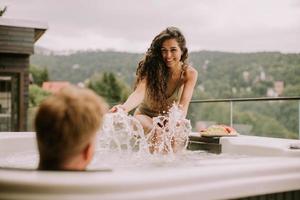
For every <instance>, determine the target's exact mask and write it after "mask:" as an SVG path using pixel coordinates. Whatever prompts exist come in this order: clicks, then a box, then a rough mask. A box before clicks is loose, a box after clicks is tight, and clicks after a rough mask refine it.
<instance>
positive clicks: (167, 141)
mask: <svg viewBox="0 0 300 200" xmlns="http://www.w3.org/2000/svg"><path fill="white" fill-rule="evenodd" d="M191 130H192V127H191V123H190V121H189V120H187V119H185V118H184V117H183V112H182V111H181V110H180V109H179V108H178V106H177V105H176V104H174V105H173V106H172V107H171V109H170V110H169V112H168V114H167V115H166V116H158V117H155V118H154V119H153V128H152V130H151V131H150V132H149V133H147V134H145V133H144V130H143V127H142V125H141V124H140V122H139V121H138V120H137V119H136V118H134V117H133V116H130V115H128V114H127V113H126V112H124V111H123V110H122V109H117V112H115V113H108V114H106V116H105V117H104V122H103V128H102V131H101V138H100V146H102V147H105V148H104V149H103V150H104V151H105V150H113V149H117V150H119V151H124V150H126V151H127V152H133V151H135V152H137V153H138V154H145V155H146V154H149V153H152V154H170V155H172V154H173V153H177V152H180V151H182V150H183V149H185V148H186V146H187V144H188V136H189V134H190V133H191Z"/></svg>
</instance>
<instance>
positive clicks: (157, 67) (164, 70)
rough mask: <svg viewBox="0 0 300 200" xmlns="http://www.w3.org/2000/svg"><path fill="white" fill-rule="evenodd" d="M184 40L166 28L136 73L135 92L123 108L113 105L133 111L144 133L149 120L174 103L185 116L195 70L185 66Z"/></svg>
mask: <svg viewBox="0 0 300 200" xmlns="http://www.w3.org/2000/svg"><path fill="white" fill-rule="evenodd" d="M187 58H188V49H187V48H186V41H185V38H184V36H183V35H182V33H181V32H180V30H179V29H178V28H175V27H169V28H167V29H165V30H163V31H162V32H161V33H160V34H158V35H157V36H156V37H155V38H154V39H153V41H152V43H151V46H150V48H149V49H148V51H147V52H146V55H145V57H144V58H143V59H142V60H141V61H140V62H139V64H138V68H137V71H136V75H137V78H136V82H135V90H134V92H133V93H132V94H131V95H130V96H129V97H128V99H127V100H126V102H125V103H124V104H122V105H118V106H114V107H113V108H112V109H111V111H112V112H114V111H116V110H117V109H118V108H121V109H123V110H124V111H126V112H129V111H131V110H132V109H134V108H136V107H137V106H138V108H137V109H136V111H135V113H134V116H135V117H136V118H137V119H138V120H139V121H140V122H141V124H142V126H143V127H144V130H145V134H147V133H149V131H150V130H151V129H152V124H153V123H152V118H153V117H156V116H158V115H164V114H165V113H167V112H168V110H169V108H170V107H171V106H172V104H173V102H177V103H178V104H179V106H180V109H182V111H183V113H184V117H185V116H186V114H187V110H188V106H189V103H190V100H191V98H192V94H193V90H194V87H195V84H196V81H197V75H198V73H197V71H196V70H195V69H194V68H193V67H191V66H190V65H188V64H187Z"/></svg>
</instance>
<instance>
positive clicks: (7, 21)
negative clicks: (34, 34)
mask: <svg viewBox="0 0 300 200" xmlns="http://www.w3.org/2000/svg"><path fill="white" fill-rule="evenodd" d="M0 25H2V26H12V27H23V28H34V29H42V30H46V29H48V24H47V23H45V22H41V21H33V20H24V19H11V18H4V17H0Z"/></svg>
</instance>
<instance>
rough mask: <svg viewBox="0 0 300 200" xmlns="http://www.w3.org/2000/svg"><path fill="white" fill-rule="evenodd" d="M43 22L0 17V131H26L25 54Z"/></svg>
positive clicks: (29, 51)
mask: <svg viewBox="0 0 300 200" xmlns="http://www.w3.org/2000/svg"><path fill="white" fill-rule="evenodd" d="M46 29H47V25H46V24H45V23H41V22H36V21H28V20H17V19H7V18H3V17H1V18H0V131H26V129H27V127H26V126H27V125H26V124H27V109H28V85H29V81H30V80H29V72H28V71H29V57H30V55H32V54H33V53H34V44H35V42H36V41H37V40H38V39H39V38H40V37H41V36H42V35H43V34H44V32H45V31H46Z"/></svg>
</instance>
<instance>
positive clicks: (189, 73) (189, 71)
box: [185, 65, 198, 79]
mask: <svg viewBox="0 0 300 200" xmlns="http://www.w3.org/2000/svg"><path fill="white" fill-rule="evenodd" d="M197 76H198V71H197V70H196V69H195V68H194V67H192V66H191V65H187V66H186V67H185V77H186V78H187V79H190V78H197Z"/></svg>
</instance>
